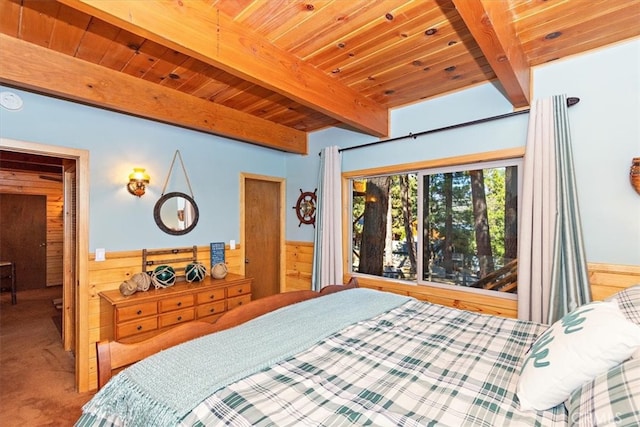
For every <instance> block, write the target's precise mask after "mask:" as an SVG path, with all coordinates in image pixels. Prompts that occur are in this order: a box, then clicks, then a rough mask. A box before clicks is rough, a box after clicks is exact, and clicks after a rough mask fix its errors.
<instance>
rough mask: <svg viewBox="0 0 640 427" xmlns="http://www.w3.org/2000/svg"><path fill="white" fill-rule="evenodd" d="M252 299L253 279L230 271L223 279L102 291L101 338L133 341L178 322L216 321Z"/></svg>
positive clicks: (209, 278) (206, 279)
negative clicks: (141, 289)
mask: <svg viewBox="0 0 640 427" xmlns="http://www.w3.org/2000/svg"><path fill="white" fill-rule="evenodd" d="M249 301H251V279H250V278H246V277H244V276H240V275H237V274H232V273H229V274H227V276H226V277H225V278H224V279H212V278H211V277H210V276H207V277H205V279H204V280H203V281H201V282H193V283H187V282H177V283H176V284H175V285H173V286H171V287H168V288H164V289H154V288H153V286H152V287H151V289H149V290H148V291H146V292H136V293H135V294H133V295H130V296H123V295H122V294H121V293H120V291H119V290H118V289H114V290H110V291H105V292H100V304H101V313H102V316H104V317H103V318H102V322H103V323H102V325H103V332H104V335H106V336H101V339H115V340H118V341H125V342H132V341H138V340H142V339H146V338H149V337H151V336H153V335H156V334H158V333H160V332H162V331H164V330H166V329H168V328H170V327H172V326H174V325H177V324H179V323H184V322H189V321H192V320H205V321H210V322H213V321H215V320H216V319H217V318H218V317H220V316H221V315H222V313H223V312H225V311H227V310H231V309H233V308H235V307H238V306H239V305H242V304H246V303H248V302H249Z"/></svg>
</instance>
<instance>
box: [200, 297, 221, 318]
mask: <svg viewBox="0 0 640 427" xmlns="http://www.w3.org/2000/svg"><path fill="white" fill-rule="evenodd" d="M197 310H198V312H197V315H198V319H201V318H203V317H206V316H212V315H214V314H220V313H222V312H223V311H224V310H225V303H224V301H218V302H212V303H209V304H202V305H199V306H198V308H197Z"/></svg>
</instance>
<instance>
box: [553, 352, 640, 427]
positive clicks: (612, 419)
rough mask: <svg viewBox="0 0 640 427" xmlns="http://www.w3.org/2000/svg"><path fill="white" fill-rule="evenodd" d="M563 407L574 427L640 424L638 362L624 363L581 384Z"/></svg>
mask: <svg viewBox="0 0 640 427" xmlns="http://www.w3.org/2000/svg"><path fill="white" fill-rule="evenodd" d="M566 406H567V411H568V415H569V425H571V426H573V427H582V426H585V427H587V426H589V427H591V426H612V427H613V426H615V427H627V426H628V427H631V426H638V425H640V360H638V359H632V360H627V361H626V362H623V363H621V364H620V365H617V366H616V367H614V368H612V369H610V370H608V371H607V372H605V373H603V374H600V375H598V376H597V377H596V378H594V379H593V381H589V382H587V383H586V384H583V385H582V387H579V388H578V389H577V390H574V392H573V393H571V397H570V398H569V400H568V401H567V402H566Z"/></svg>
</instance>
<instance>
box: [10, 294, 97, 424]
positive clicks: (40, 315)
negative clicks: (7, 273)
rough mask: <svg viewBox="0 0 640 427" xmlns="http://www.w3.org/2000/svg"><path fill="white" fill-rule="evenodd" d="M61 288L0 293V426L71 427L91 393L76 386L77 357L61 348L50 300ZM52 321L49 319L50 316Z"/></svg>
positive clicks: (54, 312) (55, 314)
mask: <svg viewBox="0 0 640 427" xmlns="http://www.w3.org/2000/svg"><path fill="white" fill-rule="evenodd" d="M60 295H61V288H59V287H54V288H46V289H39V290H29V291H23V292H18V304H17V305H11V301H10V295H9V294H8V293H2V295H1V296H0V426H3V427H10V426H72V425H73V424H74V423H75V421H76V420H77V419H78V417H79V416H80V411H81V410H80V408H81V407H82V405H83V404H84V403H85V402H86V401H88V400H89V399H90V398H91V397H92V396H93V393H77V392H76V391H75V380H74V369H75V366H74V365H75V361H74V357H73V355H72V354H71V353H69V352H66V351H64V350H63V348H62V340H61V337H60V333H59V332H58V329H57V326H56V324H55V320H53V317H54V316H58V315H59V313H58V310H56V308H55V307H54V305H53V303H52V300H53V299H54V298H56V297H60ZM52 320H53V321H52Z"/></svg>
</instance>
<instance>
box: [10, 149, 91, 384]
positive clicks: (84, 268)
mask: <svg viewBox="0 0 640 427" xmlns="http://www.w3.org/2000/svg"><path fill="white" fill-rule="evenodd" d="M0 153H2V154H3V156H2V159H1V160H3V161H5V160H6V161H9V160H11V161H13V167H18V166H16V164H17V163H20V162H22V163H23V170H28V169H29V167H30V168H31V170H32V171H34V169H35V172H34V173H38V174H40V173H41V171H40V172H38V171H37V169H38V166H34V165H33V164H32V165H30V166H29V165H26V163H27V162H35V163H36V164H38V162H39V163H40V164H41V165H42V164H47V163H52V164H54V165H59V170H60V179H61V180H62V181H63V191H62V198H63V200H64V203H63V217H62V233H63V238H62V245H61V248H60V249H61V252H62V266H61V270H62V271H61V280H62V297H61V299H62V301H61V303H62V304H61V306H62V310H63V312H62V326H61V327H62V337H63V347H64V349H65V350H67V351H71V352H73V353H74V355H75V364H76V369H75V372H76V388H77V389H78V390H79V391H85V390H87V389H88V381H89V368H88V362H87V360H88V347H89V346H88V339H89V337H88V328H87V327H86V320H85V321H84V322H83V321H82V320H83V319H87V314H88V307H87V306H88V291H87V284H86V283H87V279H88V277H87V276H88V251H89V248H88V199H89V197H88V163H89V154H88V151H86V150H77V149H70V148H65V147H58V146H49V145H43V144H37V143H31V142H24V141H17V140H11V139H5V138H0ZM41 174H42V175H43V176H44V175H46V174H45V173H44V172H42V173H41ZM0 192H2V193H11V192H13V193H16V192H17V189H16V188H15V187H13V186H11V185H5V186H3V187H2V188H0ZM18 303H19V301H18Z"/></svg>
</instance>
